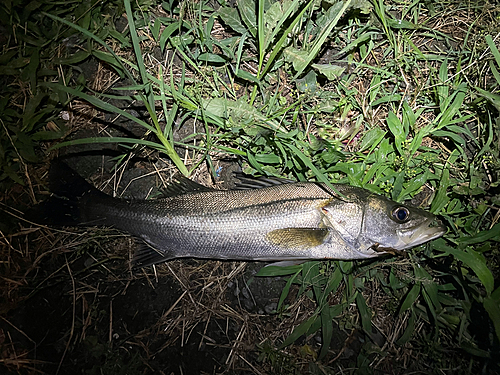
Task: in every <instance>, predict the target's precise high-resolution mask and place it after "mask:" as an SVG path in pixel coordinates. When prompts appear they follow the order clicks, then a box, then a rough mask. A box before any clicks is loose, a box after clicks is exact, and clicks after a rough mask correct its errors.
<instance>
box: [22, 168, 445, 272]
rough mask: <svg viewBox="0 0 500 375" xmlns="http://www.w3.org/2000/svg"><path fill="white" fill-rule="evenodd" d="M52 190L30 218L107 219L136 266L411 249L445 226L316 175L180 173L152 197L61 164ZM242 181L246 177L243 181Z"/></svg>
mask: <svg viewBox="0 0 500 375" xmlns="http://www.w3.org/2000/svg"><path fill="white" fill-rule="evenodd" d="M50 180H51V190H52V192H53V193H54V194H53V196H52V197H51V198H50V199H49V200H48V201H46V202H45V203H43V204H41V205H40V206H39V207H36V208H35V209H34V210H33V212H32V213H31V217H32V218H34V220H36V221H41V222H44V223H47V224H49V225H86V226H93V225H103V226H112V227H115V228H117V229H120V230H123V231H126V232H129V233H131V234H133V235H135V236H137V237H140V238H142V239H143V240H144V241H145V242H146V243H147V244H148V245H149V246H142V247H141V248H140V250H139V251H138V253H137V254H136V257H135V264H136V265H138V266H145V265H151V264H156V263H161V262H165V261H168V260H170V259H173V258H181V257H193V258H208V259H231V260H257V261H279V262H282V261H304V260H312V259H316V260H322V259H343V260H353V259H366V258H373V257H377V256H380V255H382V254H386V253H391V252H397V251H402V250H406V249H409V248H411V247H414V246H417V245H420V244H422V243H424V242H427V241H430V240H432V239H435V238H437V237H440V236H441V235H443V233H444V232H445V228H444V227H443V225H442V224H441V223H440V222H439V221H437V220H436V217H435V216H434V215H433V214H431V213H429V212H426V211H424V210H421V209H418V208H414V207H409V206H407V205H403V204H400V203H396V202H393V201H391V200H389V199H387V198H385V197H383V196H380V195H377V194H373V193H371V192H369V191H367V190H364V189H360V188H356V187H352V186H348V185H338V184H337V185H333V186H334V188H335V189H336V190H337V192H340V193H341V195H343V196H340V195H339V194H338V193H337V192H336V191H334V190H331V189H330V188H329V187H328V186H327V185H325V184H322V183H314V182H289V181H285V183H283V182H277V181H276V180H266V181H264V180H263V181H259V180H255V182H253V183H250V185H255V186H253V187H256V188H251V189H248V188H247V189H241V190H214V189H210V188H207V187H205V186H203V185H199V184H197V183H195V182H193V181H190V180H187V179H182V180H179V181H177V182H176V183H174V184H173V185H172V187H171V188H170V189H168V191H167V193H168V194H169V195H170V196H168V197H166V198H162V199H155V200H129V199H118V198H113V197H111V196H109V195H107V194H104V193H102V192H101V191H99V190H98V189H96V188H95V187H93V186H92V185H90V184H89V183H87V182H86V181H85V180H84V179H83V178H82V177H80V176H79V175H78V174H76V172H74V171H73V170H72V169H70V168H69V167H68V166H66V165H65V164H63V163H55V164H53V165H52V167H51V170H50ZM247 181H248V180H247Z"/></svg>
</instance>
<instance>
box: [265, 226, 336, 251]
mask: <svg viewBox="0 0 500 375" xmlns="http://www.w3.org/2000/svg"><path fill="white" fill-rule="evenodd" d="M328 233H329V231H328V229H324V228H284V229H276V230H273V231H271V232H269V233H268V234H267V235H266V239H267V240H268V241H269V242H270V243H272V244H273V245H276V246H279V247H285V248H309V247H315V246H319V245H321V244H323V243H324V242H325V239H326V237H327V236H328Z"/></svg>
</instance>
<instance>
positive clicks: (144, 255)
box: [132, 238, 174, 268]
mask: <svg viewBox="0 0 500 375" xmlns="http://www.w3.org/2000/svg"><path fill="white" fill-rule="evenodd" d="M136 244H137V250H136V251H135V254H134V258H133V259H132V265H133V267H134V268H142V267H147V266H152V265H153V264H159V263H165V262H166V261H168V260H171V259H173V258H174V257H173V256H170V255H169V254H168V253H166V252H164V251H161V250H158V249H156V248H155V247H154V246H152V245H150V244H149V243H148V242H146V241H145V240H143V239H142V238H136Z"/></svg>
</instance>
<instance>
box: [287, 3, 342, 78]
mask: <svg viewBox="0 0 500 375" xmlns="http://www.w3.org/2000/svg"><path fill="white" fill-rule="evenodd" d="M350 5H351V0H347V1H346V2H338V3H335V4H334V5H332V6H331V7H330V9H328V11H327V14H328V13H329V16H330V17H331V18H332V19H331V21H330V22H329V23H328V25H327V26H326V27H325V28H324V29H323V30H322V31H321V33H320V36H319V37H318V39H317V40H316V41H315V42H314V44H313V47H312V48H311V51H309V53H308V54H307V57H306V59H305V61H304V63H303V64H301V66H300V67H299V69H298V71H297V73H295V76H294V77H293V80H294V81H295V80H296V79H297V78H298V77H299V76H300V75H301V74H302V72H303V71H304V69H305V68H306V67H307V66H308V65H309V64H310V63H311V61H312V60H313V59H314V58H315V57H316V55H317V54H318V52H319V50H320V49H321V47H322V46H323V44H324V43H325V40H326V38H328V36H329V35H330V32H331V31H332V30H333V28H334V27H335V26H336V25H337V23H338V22H339V20H340V17H342V15H343V14H344V12H345V10H346V9H347V8H348V7H349V6H350Z"/></svg>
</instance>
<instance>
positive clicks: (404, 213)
mask: <svg viewBox="0 0 500 375" xmlns="http://www.w3.org/2000/svg"><path fill="white" fill-rule="evenodd" d="M392 217H393V218H394V219H395V220H396V221H398V222H400V223H404V222H405V221H407V220H408V219H409V218H410V210H408V209H407V208H406V207H403V206H399V207H396V208H395V209H394V210H393V211H392Z"/></svg>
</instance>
